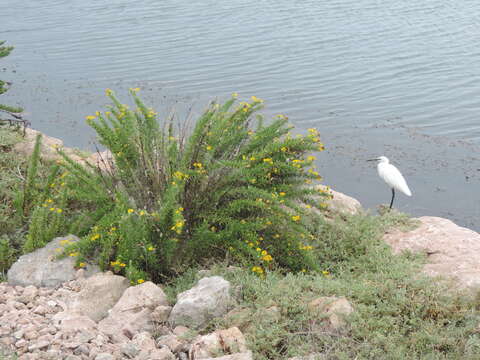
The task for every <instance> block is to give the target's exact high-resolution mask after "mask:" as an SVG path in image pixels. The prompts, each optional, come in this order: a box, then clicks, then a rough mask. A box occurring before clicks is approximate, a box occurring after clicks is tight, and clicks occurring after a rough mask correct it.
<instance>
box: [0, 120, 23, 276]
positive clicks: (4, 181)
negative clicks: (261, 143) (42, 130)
mask: <svg viewBox="0 0 480 360" xmlns="http://www.w3.org/2000/svg"><path fill="white" fill-rule="evenodd" d="M20 139H21V136H20V134H19V133H17V132H15V131H13V130H12V128H11V127H7V126H0V174H1V176H0V280H1V278H2V276H3V275H4V273H5V271H6V269H8V267H9V265H10V263H11V262H12V261H13V260H14V258H15V257H16V255H17V251H16V249H20V247H21V244H22V241H23V236H24V233H25V231H26V228H25V224H23V223H22V220H21V218H20V217H19V216H17V214H16V210H15V206H14V199H15V197H16V194H17V192H18V191H20V186H19V184H21V183H22V181H23V177H24V175H25V173H24V172H23V171H22V169H24V168H25V167H26V163H27V159H25V158H23V157H20V156H18V155H16V154H14V153H13V151H12V148H13V146H14V145H15V144H16V143H17V142H19V141H20Z"/></svg>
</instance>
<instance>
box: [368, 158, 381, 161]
mask: <svg viewBox="0 0 480 360" xmlns="http://www.w3.org/2000/svg"><path fill="white" fill-rule="evenodd" d="M367 161H378V158H376V159H368V160H367Z"/></svg>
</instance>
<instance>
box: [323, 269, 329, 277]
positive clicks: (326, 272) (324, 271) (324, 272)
mask: <svg viewBox="0 0 480 360" xmlns="http://www.w3.org/2000/svg"><path fill="white" fill-rule="evenodd" d="M322 274H323V275H325V276H328V275H330V273H329V272H328V271H327V270H323V271H322Z"/></svg>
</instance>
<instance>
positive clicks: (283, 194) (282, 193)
mask: <svg viewBox="0 0 480 360" xmlns="http://www.w3.org/2000/svg"><path fill="white" fill-rule="evenodd" d="M278 195H280V196H285V195H287V194H285V193H284V192H283V191H282V192H279V193H278Z"/></svg>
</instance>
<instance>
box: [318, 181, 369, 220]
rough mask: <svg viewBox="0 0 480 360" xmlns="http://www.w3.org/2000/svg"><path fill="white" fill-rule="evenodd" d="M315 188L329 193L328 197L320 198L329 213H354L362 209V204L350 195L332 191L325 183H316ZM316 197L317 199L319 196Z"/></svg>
mask: <svg viewBox="0 0 480 360" xmlns="http://www.w3.org/2000/svg"><path fill="white" fill-rule="evenodd" d="M315 188H316V189H317V190H319V191H322V192H324V193H326V194H330V195H331V197H330V198H329V199H326V198H325V200H322V202H323V203H325V204H327V211H328V212H329V213H335V214H349V215H355V214H358V213H359V212H360V211H362V204H360V202H359V201H358V200H357V199H355V198H353V197H351V196H348V195H345V194H343V193H341V192H338V191H334V190H332V189H330V187H328V186H325V185H317V186H316V187H315ZM316 199H317V200H319V199H320V198H316Z"/></svg>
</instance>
